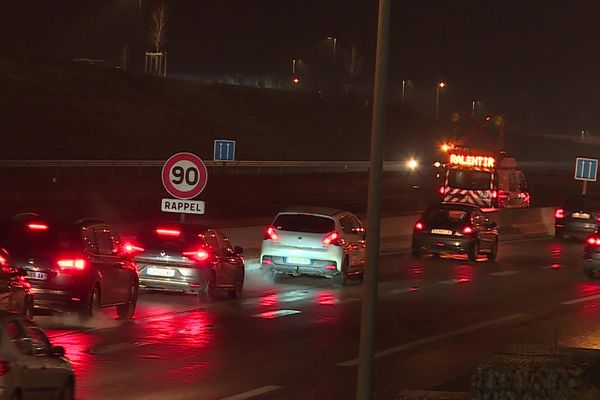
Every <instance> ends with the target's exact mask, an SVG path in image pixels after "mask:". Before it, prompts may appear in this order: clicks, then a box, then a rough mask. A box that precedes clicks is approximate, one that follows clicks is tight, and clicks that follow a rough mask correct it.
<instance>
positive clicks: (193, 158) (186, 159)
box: [162, 153, 208, 200]
mask: <svg viewBox="0 0 600 400" xmlns="http://www.w3.org/2000/svg"><path fill="white" fill-rule="evenodd" d="M207 180H208V172H207V171H206V165H204V162H202V160H201V159H200V157H198V156H197V155H195V154H192V153H177V154H174V155H173V156H171V157H170V158H169V159H168V160H167V162H166V163H165V165H163V169H162V182H163V185H164V187H165V189H166V190H167V192H169V194H170V195H171V196H173V197H175V198H177V199H184V200H185V199H193V198H194V197H196V196H198V195H199V194H200V193H202V191H203V190H204V188H205V187H206V182H207Z"/></svg>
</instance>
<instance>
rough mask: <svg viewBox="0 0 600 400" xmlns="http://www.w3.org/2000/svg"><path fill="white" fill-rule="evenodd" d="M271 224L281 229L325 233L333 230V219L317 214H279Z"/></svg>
mask: <svg viewBox="0 0 600 400" xmlns="http://www.w3.org/2000/svg"><path fill="white" fill-rule="evenodd" d="M273 226H274V227H275V229H277V230H281V231H293V232H306V233H327V232H331V231H334V230H335V221H334V220H333V219H331V218H327V217H321V216H318V215H308V214H280V215H278V216H277V218H275V222H273Z"/></svg>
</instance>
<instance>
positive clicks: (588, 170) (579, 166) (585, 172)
mask: <svg viewBox="0 0 600 400" xmlns="http://www.w3.org/2000/svg"><path fill="white" fill-rule="evenodd" d="M597 176H598V160H597V159H596V158H584V157H577V159H576V160H575V179H576V180H578V181H583V189H582V191H581V193H582V194H587V183H588V182H596V178H597Z"/></svg>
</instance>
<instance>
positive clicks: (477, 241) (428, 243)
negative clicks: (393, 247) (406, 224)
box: [412, 203, 498, 261]
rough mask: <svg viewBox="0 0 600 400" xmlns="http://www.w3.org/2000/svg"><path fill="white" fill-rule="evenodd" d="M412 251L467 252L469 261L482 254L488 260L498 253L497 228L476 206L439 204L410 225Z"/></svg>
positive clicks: (415, 252)
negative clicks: (411, 230)
mask: <svg viewBox="0 0 600 400" xmlns="http://www.w3.org/2000/svg"><path fill="white" fill-rule="evenodd" d="M412 253H413V255H414V256H415V257H419V256H421V255H423V254H434V255H439V254H467V255H468V257H469V259H470V260H472V261H475V260H477V256H478V255H479V254H480V253H484V254H485V255H486V256H487V258H488V260H493V259H495V258H496V255H497V253H498V228H497V226H496V223H495V222H492V221H490V219H489V217H487V216H486V215H485V214H484V213H483V212H482V211H481V210H480V209H479V207H476V206H472V205H467V204H453V203H440V204H436V205H433V206H430V207H429V208H428V209H427V210H425V212H423V214H422V215H421V218H419V220H418V221H417V222H416V224H415V226H414V228H413V236H412Z"/></svg>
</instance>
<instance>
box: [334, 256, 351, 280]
mask: <svg viewBox="0 0 600 400" xmlns="http://www.w3.org/2000/svg"><path fill="white" fill-rule="evenodd" d="M349 264H350V262H349V260H348V258H345V259H344V262H343V263H342V270H341V271H340V272H339V273H337V274H335V275H333V276H332V277H331V280H332V282H333V286H335V287H342V286H346V285H347V284H348V265H349Z"/></svg>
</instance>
